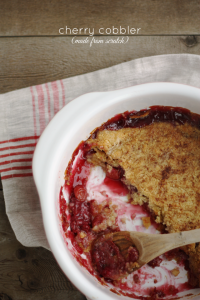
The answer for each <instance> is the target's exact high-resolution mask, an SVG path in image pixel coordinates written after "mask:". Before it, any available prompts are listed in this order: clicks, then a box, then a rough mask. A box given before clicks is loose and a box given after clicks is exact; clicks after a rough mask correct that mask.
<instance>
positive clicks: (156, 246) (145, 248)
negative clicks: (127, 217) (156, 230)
mask: <svg viewBox="0 0 200 300" xmlns="http://www.w3.org/2000/svg"><path fill="white" fill-rule="evenodd" d="M130 238H131V239H132V242H133V244H134V245H135V246H136V248H137V249H138V251H139V253H141V256H140V262H139V263H140V265H143V264H145V263H147V262H149V261H151V260H152V259H154V258H155V257H157V256H159V255H161V254H163V253H165V252H167V251H169V250H172V249H175V248H178V247H181V246H185V245H188V244H192V243H198V242H200V229H195V230H190V231H182V232H177V233H169V234H145V233H142V232H130Z"/></svg>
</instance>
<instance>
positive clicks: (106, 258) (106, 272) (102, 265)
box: [91, 236, 139, 280]
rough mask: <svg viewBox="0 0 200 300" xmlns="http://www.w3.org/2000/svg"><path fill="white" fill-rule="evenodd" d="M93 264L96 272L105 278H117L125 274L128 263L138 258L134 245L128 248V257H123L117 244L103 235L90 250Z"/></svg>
mask: <svg viewBox="0 0 200 300" xmlns="http://www.w3.org/2000/svg"><path fill="white" fill-rule="evenodd" d="M91 254H92V261H93V264H94V266H95V268H96V270H97V271H98V273H99V274H100V275H101V276H102V277H104V278H106V279H112V280H118V279H119V277H120V276H125V275H127V274H128V273H127V270H128V269H129V265H130V263H134V262H136V261H137V260H138V258H139V253H138V250H137V249H136V248H135V247H130V248H129V249H128V257H127V258H125V257H124V256H123V255H122V254H121V252H120V250H119V248H118V247H117V245H116V244H115V243H114V242H113V241H112V240H110V239H109V240H106V239H105V238H104V236H102V237H101V238H99V239H98V241H97V242H96V243H95V244H94V247H93V249H92V251H91Z"/></svg>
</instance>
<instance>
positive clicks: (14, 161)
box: [0, 158, 32, 166]
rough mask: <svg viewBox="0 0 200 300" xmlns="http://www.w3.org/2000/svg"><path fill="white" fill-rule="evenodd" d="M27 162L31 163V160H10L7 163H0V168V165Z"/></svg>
mask: <svg viewBox="0 0 200 300" xmlns="http://www.w3.org/2000/svg"><path fill="white" fill-rule="evenodd" d="M28 161H32V158H22V159H12V160H7V161H3V162H1V163H0V166H2V165H7V164H11V163H18V162H28Z"/></svg>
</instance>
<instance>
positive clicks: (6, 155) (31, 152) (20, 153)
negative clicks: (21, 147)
mask: <svg viewBox="0 0 200 300" xmlns="http://www.w3.org/2000/svg"><path fill="white" fill-rule="evenodd" d="M33 152H34V151H25V152H16V153H9V154H3V155H0V158H3V157H8V156H15V155H24V154H33Z"/></svg>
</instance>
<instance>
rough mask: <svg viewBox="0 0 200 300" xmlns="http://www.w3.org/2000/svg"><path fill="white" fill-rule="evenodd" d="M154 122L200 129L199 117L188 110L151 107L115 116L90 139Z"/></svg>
mask: <svg viewBox="0 0 200 300" xmlns="http://www.w3.org/2000/svg"><path fill="white" fill-rule="evenodd" d="M155 122H168V123H172V124H174V125H175V124H179V125H182V124H185V123H186V122H187V123H189V124H191V125H192V126H195V127H197V128H200V116H199V115H197V114H192V113H191V112H190V111H189V110H188V109H186V108H181V107H171V106H151V107H150V109H146V110H143V111H139V112H125V113H123V114H119V115H116V116H115V117H113V118H111V119H110V120H108V121H107V122H106V123H104V124H103V125H102V126H100V127H99V128H98V129H96V130H95V132H94V133H93V134H92V138H93V139H95V138H96V136H97V133H98V131H100V130H104V129H107V130H119V129H122V128H128V127H131V128H136V127H139V128H141V127H144V126H147V125H150V124H152V123H155Z"/></svg>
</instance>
